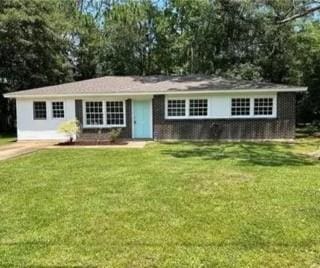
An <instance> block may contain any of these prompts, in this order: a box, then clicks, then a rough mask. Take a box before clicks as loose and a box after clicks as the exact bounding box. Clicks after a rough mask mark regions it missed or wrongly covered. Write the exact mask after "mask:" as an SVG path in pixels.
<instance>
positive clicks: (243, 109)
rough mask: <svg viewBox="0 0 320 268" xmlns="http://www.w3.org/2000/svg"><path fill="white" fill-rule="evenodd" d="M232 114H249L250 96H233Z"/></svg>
mask: <svg viewBox="0 0 320 268" xmlns="http://www.w3.org/2000/svg"><path fill="white" fill-rule="evenodd" d="M231 115H232V116H249V115H250V98H233V99H232V100H231Z"/></svg>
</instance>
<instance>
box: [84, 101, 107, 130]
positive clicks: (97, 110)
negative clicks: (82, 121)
mask: <svg viewBox="0 0 320 268" xmlns="http://www.w3.org/2000/svg"><path fill="white" fill-rule="evenodd" d="M85 111H86V113H85V114H86V124H87V125H96V126H99V125H103V109H102V102H101V101H88V102H86V107H85Z"/></svg>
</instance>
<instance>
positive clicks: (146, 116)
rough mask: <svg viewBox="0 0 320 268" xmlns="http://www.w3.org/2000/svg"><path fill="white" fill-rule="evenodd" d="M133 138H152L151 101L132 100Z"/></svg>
mask: <svg viewBox="0 0 320 268" xmlns="http://www.w3.org/2000/svg"><path fill="white" fill-rule="evenodd" d="M133 138H135V139H151V138H152V101H151V100H143V101H133Z"/></svg>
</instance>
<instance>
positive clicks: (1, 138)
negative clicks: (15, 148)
mask: <svg viewBox="0 0 320 268" xmlns="http://www.w3.org/2000/svg"><path fill="white" fill-rule="evenodd" d="M15 140H16V137H15V136H14V135H13V134H0V146H1V145H6V144H9V143H11V142H14V141H15Z"/></svg>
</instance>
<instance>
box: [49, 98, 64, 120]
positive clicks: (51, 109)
mask: <svg viewBox="0 0 320 268" xmlns="http://www.w3.org/2000/svg"><path fill="white" fill-rule="evenodd" d="M54 102H62V103H63V115H64V116H63V117H54V116H53V106H52V103H54ZM49 105H50V118H51V119H52V120H63V119H65V118H66V103H65V101H63V100H52V101H50V102H49Z"/></svg>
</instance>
